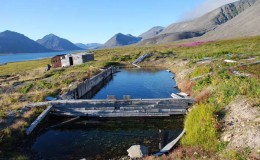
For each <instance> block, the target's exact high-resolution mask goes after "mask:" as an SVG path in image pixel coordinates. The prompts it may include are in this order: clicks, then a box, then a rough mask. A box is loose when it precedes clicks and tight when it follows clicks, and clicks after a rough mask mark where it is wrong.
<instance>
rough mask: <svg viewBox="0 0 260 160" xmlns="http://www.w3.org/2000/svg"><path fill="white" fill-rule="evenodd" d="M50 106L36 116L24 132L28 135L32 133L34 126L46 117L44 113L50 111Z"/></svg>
mask: <svg viewBox="0 0 260 160" xmlns="http://www.w3.org/2000/svg"><path fill="white" fill-rule="evenodd" d="M51 109H52V106H48V107H47V109H45V110H44V111H43V112H42V113H41V114H40V115H39V116H38V117H37V118H36V120H35V121H34V122H33V123H32V124H31V125H30V127H29V128H28V129H27V130H26V134H27V135H29V134H30V133H32V131H33V130H34V128H35V127H36V126H37V125H38V124H39V123H40V122H41V121H42V120H43V119H44V118H45V117H46V115H47V114H48V113H49V112H50V111H51Z"/></svg>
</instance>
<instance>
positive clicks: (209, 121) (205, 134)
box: [181, 104, 218, 151]
mask: <svg viewBox="0 0 260 160" xmlns="http://www.w3.org/2000/svg"><path fill="white" fill-rule="evenodd" d="M214 112H215V109H214V107H213V106H210V105H207V104H198V105H196V106H195V107H194V108H193V110H192V111H191V112H189V114H188V115H187V116H186V119H185V122H184V127H185V129H186V135H185V136H184V138H182V140H181V144H182V145H184V146H190V147H201V148H203V149H204V150H206V151H215V150H216V149H217V148H216V146H217V144H218V134H217V121H216V119H215V118H214Z"/></svg>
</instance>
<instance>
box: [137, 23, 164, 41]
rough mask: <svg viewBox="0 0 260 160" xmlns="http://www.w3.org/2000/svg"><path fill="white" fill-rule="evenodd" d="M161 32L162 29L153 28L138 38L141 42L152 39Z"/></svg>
mask: <svg viewBox="0 0 260 160" xmlns="http://www.w3.org/2000/svg"><path fill="white" fill-rule="evenodd" d="M163 30H164V27H161V26H156V27H153V28H151V29H149V30H148V31H146V32H144V33H143V34H141V35H140V36H138V37H141V38H142V40H144V39H149V38H152V37H154V36H156V35H158V34H159V33H161V32H162V31H163Z"/></svg>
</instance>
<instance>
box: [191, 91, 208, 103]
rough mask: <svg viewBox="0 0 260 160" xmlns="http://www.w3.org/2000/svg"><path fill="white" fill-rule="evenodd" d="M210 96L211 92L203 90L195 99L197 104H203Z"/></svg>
mask: <svg viewBox="0 0 260 160" xmlns="http://www.w3.org/2000/svg"><path fill="white" fill-rule="evenodd" d="M209 96H210V92H209V91H208V90H203V91H202V92H200V93H199V94H198V95H197V96H196V97H195V101H196V102H202V101H206V100H208V98H209Z"/></svg>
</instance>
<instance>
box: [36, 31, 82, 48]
mask: <svg viewBox="0 0 260 160" xmlns="http://www.w3.org/2000/svg"><path fill="white" fill-rule="evenodd" d="M37 42H38V43H39V44H41V45H42V46H44V47H46V48H48V49H51V50H55V51H69V50H82V48H79V47H78V46H76V45H75V44H73V43H72V42H70V41H68V40H67V39H63V38H60V37H58V36H56V35H54V34H49V35H46V36H44V37H43V38H42V39H38V40H37Z"/></svg>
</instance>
